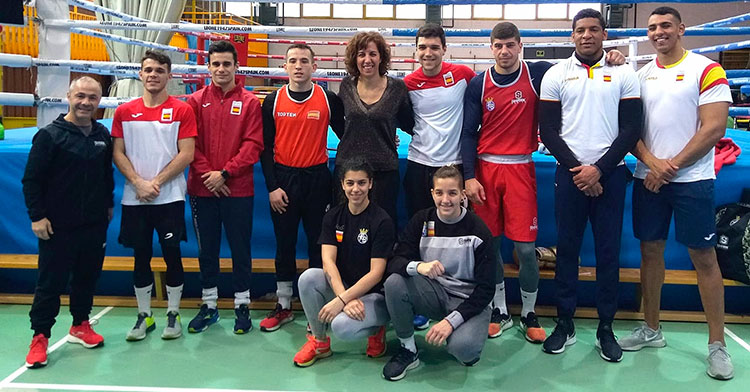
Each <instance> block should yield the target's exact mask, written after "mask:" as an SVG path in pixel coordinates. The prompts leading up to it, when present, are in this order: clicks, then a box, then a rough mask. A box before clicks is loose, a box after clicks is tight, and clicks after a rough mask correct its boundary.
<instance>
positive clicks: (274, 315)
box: [260, 304, 294, 332]
mask: <svg viewBox="0 0 750 392" xmlns="http://www.w3.org/2000/svg"><path fill="white" fill-rule="evenodd" d="M292 320H294V313H292V310H291V309H283V308H282V307H281V304H276V308H275V309H274V310H272V311H271V312H270V313H268V315H267V316H266V318H264V319H263V321H261V322H260V330H261V331H263V332H273V331H275V330H277V329H279V328H281V326H282V325H284V324H286V323H288V322H290V321H292Z"/></svg>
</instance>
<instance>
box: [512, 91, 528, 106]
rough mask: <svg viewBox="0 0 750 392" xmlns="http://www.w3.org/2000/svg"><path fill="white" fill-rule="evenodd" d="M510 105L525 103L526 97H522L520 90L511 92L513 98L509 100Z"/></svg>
mask: <svg viewBox="0 0 750 392" xmlns="http://www.w3.org/2000/svg"><path fill="white" fill-rule="evenodd" d="M510 103H511V104H512V105H516V104H519V103H526V98H524V97H523V92H521V90H516V92H515V93H514V94H513V99H512V100H511V101H510Z"/></svg>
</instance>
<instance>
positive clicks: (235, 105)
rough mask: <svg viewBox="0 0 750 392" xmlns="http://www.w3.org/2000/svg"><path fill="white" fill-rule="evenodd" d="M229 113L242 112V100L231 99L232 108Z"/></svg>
mask: <svg viewBox="0 0 750 392" xmlns="http://www.w3.org/2000/svg"><path fill="white" fill-rule="evenodd" d="M229 113H232V114H234V115H235V116H239V115H240V114H242V101H232V109H231V110H230V111H229Z"/></svg>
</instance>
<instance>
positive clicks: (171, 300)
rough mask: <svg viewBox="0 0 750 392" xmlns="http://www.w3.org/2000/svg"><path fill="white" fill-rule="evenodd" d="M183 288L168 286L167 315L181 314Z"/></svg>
mask: <svg viewBox="0 0 750 392" xmlns="http://www.w3.org/2000/svg"><path fill="white" fill-rule="evenodd" d="M182 286H183V285H179V286H174V287H172V286H167V313H169V312H176V313H180V300H181V299H182Z"/></svg>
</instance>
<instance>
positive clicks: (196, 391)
mask: <svg viewBox="0 0 750 392" xmlns="http://www.w3.org/2000/svg"><path fill="white" fill-rule="evenodd" d="M7 386H8V387H13V388H19V389H57V390H66V391H106V392H211V391H215V392H281V391H272V390H264V389H263V390H257V389H220V388H173V387H138V386H120V385H80V384H35V383H9V384H8V385H7Z"/></svg>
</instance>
